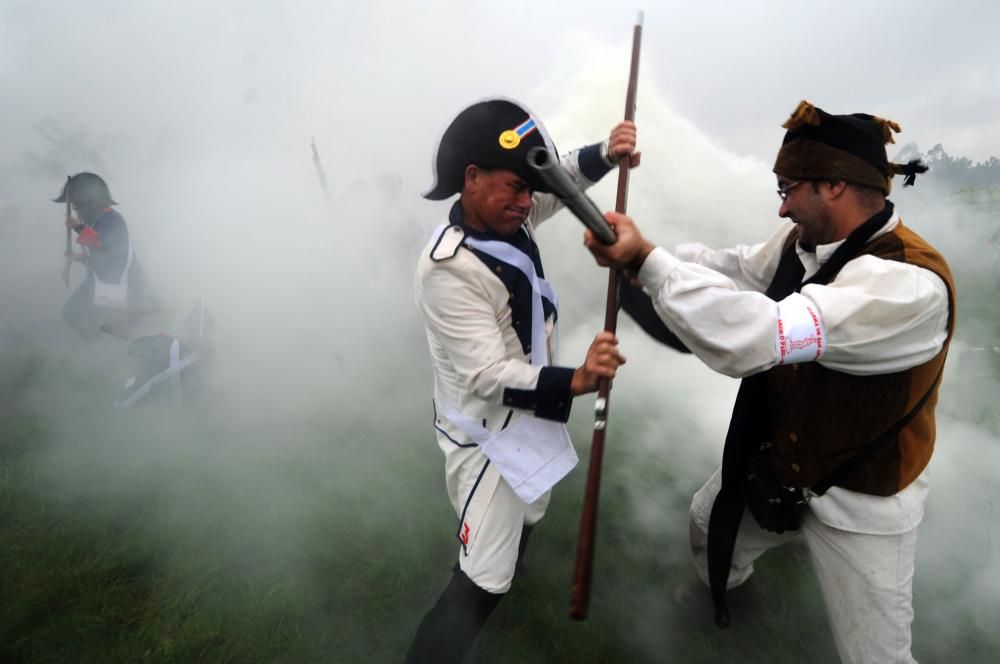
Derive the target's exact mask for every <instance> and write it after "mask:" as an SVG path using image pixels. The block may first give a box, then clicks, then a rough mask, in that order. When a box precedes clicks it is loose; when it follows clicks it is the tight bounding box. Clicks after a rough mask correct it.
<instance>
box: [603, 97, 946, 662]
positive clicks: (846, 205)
mask: <svg viewBox="0 0 1000 664" xmlns="http://www.w3.org/2000/svg"><path fill="white" fill-rule="evenodd" d="M784 127H785V128H786V129H787V133H786V134H785V137H784V141H783V143H782V146H781V149H780V150H779V152H778V157H777V160H776V162H775V165H774V173H775V174H776V176H777V181H778V196H779V197H780V198H781V207H780V208H779V210H778V214H779V216H781V217H783V218H785V219H788V220H790V222H786V223H784V224H782V225H781V226H780V227H779V228H778V229H777V231H776V232H775V233H774V234H773V235H772V236H771V237H770V238H769V239H768V240H767V241H765V242H764V243H762V244H757V245H753V246H739V247H736V248H733V249H728V250H722V251H712V250H709V249H707V248H706V247H704V246H701V245H682V246H680V247H678V248H677V249H676V250H675V251H673V252H668V251H667V250H665V249H663V248H659V247H656V246H654V245H653V244H652V243H650V242H649V241H647V240H646V239H645V238H644V237H643V236H642V234H641V233H640V232H639V229H638V228H637V227H636V226H635V224H634V223H633V221H632V220H631V219H629V218H628V217H625V216H623V215H619V214H614V213H608V214H607V215H606V219H607V220H608V222H609V223H612V224H614V226H615V227H616V231H617V233H618V240H617V242H616V243H615V244H613V245H611V246H604V245H602V244H600V243H599V242H598V241H596V239H595V238H594V237H593V236H592V235H591V234H590V233H589V232H588V233H587V235H586V238H585V243H586V245H587V246H588V248H589V249H590V250H591V252H592V253H593V254H594V256H595V257H596V258H597V260H598V263H600V264H602V265H609V264H610V265H614V266H616V267H620V268H624V269H625V270H626V271H627V273H629V274H630V275H631V276H634V277H635V278H637V280H638V282H639V283H641V285H642V289H641V290H640V289H638V288H633V287H629V286H626V287H625V288H624V289H623V291H622V300H623V306H624V308H625V309H626V311H628V312H629V313H630V314H631V315H632V316H633V318H635V319H636V320H637V321H638V322H639V323H640V324H641V325H642V326H643V328H644V329H646V330H647V331H648V332H650V333H651V334H653V335H654V336H655V337H657V338H658V339H660V340H661V341H664V342H665V343H668V344H670V345H673V346H675V347H679V348H683V349H686V350H689V351H691V352H693V353H694V354H695V355H696V356H698V357H699V358H700V359H701V360H702V361H704V362H705V363H706V364H708V365H709V366H710V367H711V368H713V369H715V370H716V371H719V372H721V373H723V374H726V375H728V376H733V377H740V378H742V379H743V381H742V383H741V386H740V391H739V395H738V396H737V400H736V404H735V406H734V409H733V417H732V420H731V423H730V427H729V432H728V434H727V437H726V447H725V452H724V454H723V462H722V466H721V468H720V469H719V470H717V471H716V472H715V473H714V474H713V475H712V477H711V478H710V479H709V480H708V482H707V483H706V484H705V485H704V486H703V487H702V488H701V489H700V490H699V491H698V492H697V493H696V494H695V496H694V499H693V500H692V504H691V510H690V517H691V546H692V551H693V553H694V556H695V562H696V566H697V568H698V572H699V574H700V576H701V577H702V579H703V580H704V581H705V582H706V583H708V584H709V585H710V586H711V587H712V594H713V599H714V601H715V606H716V621H717V622H718V624H719V625H720V627H725V626H726V625H728V623H729V613H728V610H727V608H726V605H725V591H726V589H727V588H732V587H734V586H737V585H739V584H741V583H743V582H744V581H746V579H747V578H749V576H750V575H751V574H752V572H753V561H754V560H755V559H756V558H757V557H758V556H759V555H761V554H762V553H764V551H766V550H768V549H770V548H772V547H774V546H777V545H779V544H782V543H784V542H786V541H789V540H791V539H793V538H800V539H802V540H804V542H805V544H806V545H807V547H808V549H809V553H810V558H811V560H812V563H813V567H814V569H815V571H816V574H817V576H818V578H819V582H820V586H821V588H822V590H823V595H824V599H825V602H826V606H827V610H828V612H829V615H830V622H831V626H832V629H833V634H834V639H835V642H836V644H837V649H838V653H839V655H840V658H841V659H842V660H843V661H845V662H880V663H881V662H912V661H914V660H913V658H912V655H911V654H910V643H911V638H910V624H911V622H912V620H913V602H912V582H913V562H914V551H915V545H916V527H917V525H918V524H919V523H920V520H921V519H922V517H923V512H924V503H925V501H926V497H927V491H928V476H927V472H926V470H925V469H926V466H927V462H928V461H929V459H930V456H931V453H932V451H933V449H934V438H935V424H934V406H935V404H936V402H937V389H938V385H939V384H940V375H941V370H942V367H943V365H944V360H945V356H946V354H947V352H948V344H949V341H950V340H951V336H952V331H953V329H954V320H955V316H954V306H955V287H954V282H953V280H952V277H951V273H950V271H949V269H948V265H947V263H946V262H945V260H944V258H942V257H941V255H940V254H939V253H938V252H937V251H936V250H935V249H934V248H933V247H931V246H930V245H929V244H928V243H927V242H926V241H924V240H923V239H922V238H920V237H919V236H918V235H917V234H916V233H914V232H913V231H912V230H910V229H909V228H907V227H906V226H904V225H903V223H902V221H901V220H900V218H899V216H898V215H897V214H896V212H895V210H894V207H893V204H892V202H891V201H889V200H887V198H886V196H887V195H888V194H889V192H890V183H891V179H892V177H893V176H894V175H904V176H905V177H906V179H905V182H904V184H912V183H913V179H914V178H915V176H916V175H917V174H918V173H922V172H925V171H926V170H927V168H926V166H924V165H923V164H921V163H919V162H917V161H913V162H910V163H909V164H902V165H901V164H893V163H890V162H889V161H888V159H887V156H886V151H885V144H886V143H890V142H894V141H893V138H892V135H893V133H894V132H898V131H900V128H899V125H897V124H896V123H895V122H892V121H890V120H885V119H883V118H878V117H875V116H871V115H867V114H862V113H855V114H851V115H831V114H829V113H826V112H825V111H823V110H822V109H819V108H816V107H815V106H813V105H812V104H810V103H808V102H805V101H803V102H801V103H800V104H799V106H798V108H796V110H795V112H794V113H793V114H792V116H791V117H790V118H789V120H788V121H787V122H786V123H785V124H784ZM772 500H773V501H777V502H776V503H775V502H771V501H772ZM745 507H749V508H750V509H749V511H750V512H751V514H752V517H747V518H743V514H744V508H745Z"/></svg>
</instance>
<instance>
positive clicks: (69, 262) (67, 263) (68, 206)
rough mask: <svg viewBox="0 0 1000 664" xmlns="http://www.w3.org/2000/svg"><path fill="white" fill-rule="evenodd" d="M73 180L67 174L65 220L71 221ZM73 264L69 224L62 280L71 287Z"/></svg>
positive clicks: (71, 234) (64, 250)
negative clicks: (70, 196) (70, 273)
mask: <svg viewBox="0 0 1000 664" xmlns="http://www.w3.org/2000/svg"><path fill="white" fill-rule="evenodd" d="M71 181H72V177H71V176H69V175H67V176H66V218H65V219H64V220H63V221H64V224H65V222H67V221H69V217H70V215H71V214H73V208H72V207H71V202H70V200H69V186H70V182H71ZM72 265H73V233H72V231H71V230H70V227H69V226H66V242H65V248H64V249H63V271H62V280H63V285H64V286H66V288H69V270H70V267H72Z"/></svg>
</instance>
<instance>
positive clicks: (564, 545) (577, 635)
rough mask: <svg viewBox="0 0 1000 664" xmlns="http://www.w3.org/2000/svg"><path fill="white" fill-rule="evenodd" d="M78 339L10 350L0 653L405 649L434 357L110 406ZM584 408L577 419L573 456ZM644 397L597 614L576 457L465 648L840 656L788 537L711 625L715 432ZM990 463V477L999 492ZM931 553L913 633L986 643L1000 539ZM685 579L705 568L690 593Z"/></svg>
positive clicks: (940, 650) (448, 536) (615, 462)
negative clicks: (653, 412)
mask: <svg viewBox="0 0 1000 664" xmlns="http://www.w3.org/2000/svg"><path fill="white" fill-rule="evenodd" d="M66 362H67V361H66V360H61V361H60V360H56V359H53V358H52V357H50V356H49V355H48V353H47V352H46V350H45V349H44V348H43V347H41V346H33V345H31V344H26V345H25V346H24V347H23V352H21V353H18V354H16V355H13V356H8V357H7V358H6V359H5V360H4V366H3V369H4V373H3V383H2V387H0V389H2V391H3V399H2V401H0V403H2V404H3V405H2V406H0V408H2V410H0V455H2V468H0V527H2V540H0V588H2V597H3V601H2V603H0V634H2V639H0V661H4V662H141V661H150V662H394V661H400V660H401V658H402V653H403V652H405V649H406V647H407V645H408V643H409V639H410V638H411V637H412V633H413V631H414V629H415V627H416V624H417V622H418V621H419V619H420V617H421V616H422V614H423V613H424V611H426V610H427V608H429V606H430V605H431V604H432V603H433V601H434V600H435V599H436V596H437V594H438V592H439V591H440V589H441V588H442V587H443V585H444V584H445V583H446V581H447V578H448V576H449V573H450V571H449V568H450V565H451V564H452V562H453V556H454V552H455V548H456V547H455V544H454V542H453V539H452V535H453V525H454V524H453V523H452V520H451V518H450V517H449V514H450V506H449V505H448V504H447V501H446V498H445V495H444V489H443V486H442V482H441V468H440V458H439V454H438V453H437V451H436V449H435V448H434V444H433V439H432V437H431V436H430V433H429V431H425V429H429V427H424V426H414V425H413V422H417V423H423V422H424V421H425V420H426V418H427V413H425V412H424V411H425V410H426V409H425V407H424V402H425V401H426V399H424V398H422V397H423V396H424V395H423V393H421V395H420V396H421V398H412V395H410V396H407V390H406V389H404V388H407V387H408V386H414V385H418V384H419V386H420V388H422V386H423V385H422V381H423V380H424V379H426V376H425V375H423V374H422V373H421V372H420V371H418V370H417V369H414V370H412V371H411V372H403V373H402V374H397V375H395V376H393V377H392V378H391V379H390V378H388V377H387V378H385V379H382V381H381V382H380V381H375V382H372V383H370V384H367V385H364V386H362V387H358V388H356V389H354V390H353V392H352V393H351V398H350V399H349V400H346V401H342V402H341V403H340V405H336V406H335V407H331V408H327V409H313V410H308V411H307V412H301V411H300V412H296V413H295V414H294V416H291V415H290V414H283V413H268V412H262V411H260V410H257V411H253V410H250V411H233V412H232V413H231V414H230V415H225V416H223V415H220V413H219V412H218V409H217V407H208V406H207V405H204V406H201V407H190V408H188V409H186V410H185V411H184V413H183V416H179V414H178V412H177V411H174V410H173V409H171V408H170V407H169V406H162V405H161V406H158V407H154V408H147V409H145V410H144V411H141V412H139V411H137V412H129V413H115V412H113V411H111V410H110V409H109V408H108V407H107V404H108V399H107V398H106V397H107V395H108V394H111V393H113V388H114V385H113V384H112V382H111V380H110V379H109V380H107V381H104V382H102V381H97V382H95V381H94V380H93V378H92V375H93V374H92V373H90V372H86V371H81V370H77V369H75V368H74V367H73V366H71V365H69V364H67V363H66ZM996 365H997V363H996V362H994V363H993V364H992V365H986V369H985V370H987V371H994V370H995V369H996ZM994 380H995V377H994ZM67 381H68V383H67ZM61 395H62V396H61ZM68 395H73V396H72V397H70V396H68ZM341 398H343V395H341ZM380 398H381V399H385V398H388V399H389V400H390V401H392V402H393V403H394V404H395V406H394V414H393V416H392V417H391V418H387V419H384V420H381V421H372V420H371V419H369V418H368V417H367V416H365V415H364V414H363V413H364V411H365V408H364V407H362V406H361V404H364V403H366V402H369V401H371V400H378V399H380ZM987 402H988V400H985V401H984V404H985V403H987ZM348 403H349V404H351V405H353V406H354V408H351V407H348ZM966 405H968V404H966ZM984 408H986V410H987V411H988V408H987V407H986V406H985V405H984ZM585 410H586V409H585V408H582V409H580V411H581V412H578V413H576V414H575V416H574V419H573V422H572V423H573V428H574V432H573V433H574V439H575V440H576V441H577V443H578V446H579V447H581V448H583V449H581V450H580V451H581V457H582V458H585V456H586V454H587V451H588V450H587V449H586V447H587V442H586V441H587V440H588V435H587V424H588V422H587V420H588V415H587V413H586V412H584V411H585ZM977 412H978V415H977V414H976V413H977ZM54 413H58V414H59V416H58V417H54V416H53V414H54ZM960 414H961V415H962V416H963V418H965V419H968V418H972V419H975V418H979V417H989V414H988V412H986V411H982V412H979V411H975V410H974V409H973V410H967V411H963V412H962V413H960ZM284 415H287V416H284ZM672 416H674V417H676V419H677V421H678V423H679V424H678V429H677V430H676V431H675V433H676V432H681V433H682V434H683V435H691V436H696V434H694V433H692V431H693V429H688V430H685V428H684V422H685V415H684V413H683V412H680V411H679V410H678V412H676V413H673V414H672ZM648 418H649V415H648V413H647V412H645V411H644V410H642V409H640V408H639V407H638V406H636V407H631V406H630V405H628V404H627V403H626V402H625V401H624V400H623V402H622V403H621V404H619V405H618V407H617V410H616V411H615V419H614V426H615V435H614V436H612V438H611V439H610V444H609V448H608V454H607V457H606V466H605V467H606V472H605V483H604V488H603V493H602V507H601V520H600V532H599V536H598V557H597V562H596V569H595V588H594V594H593V597H592V604H591V613H590V617H589V619H588V620H587V621H585V622H582V623H574V622H571V621H569V620H568V619H567V617H566V608H567V603H568V588H569V577H570V572H571V565H572V556H573V552H574V549H575V537H576V529H577V521H578V514H579V508H580V503H581V502H582V493H583V491H582V484H583V479H584V472H583V468H584V467H585V464H582V465H581V469H580V470H579V471H577V472H575V473H574V474H572V475H571V477H570V478H569V479H568V480H567V481H565V482H564V483H562V484H561V485H560V486H559V487H558V491H557V494H556V497H555V499H554V501H553V504H552V507H551V509H550V511H549V514H548V516H547V517H546V520H545V521H544V522H543V524H542V526H541V527H540V528H539V529H538V532H537V533H536V534H535V536H534V537H533V539H532V543H531V547H530V548H529V551H528V556H527V565H528V568H527V571H526V573H525V575H524V576H523V577H519V578H518V579H516V580H515V584H514V588H513V590H512V592H511V593H510V595H509V596H508V597H507V598H506V599H505V600H504V602H502V603H501V604H500V607H499V608H498V610H497V612H496V613H495V614H494V616H493V617H492V618H491V620H490V623H489V625H488V628H487V629H486V631H485V632H484V633H483V635H482V637H481V638H480V639H479V641H478V642H477V644H476V646H475V649H474V652H473V656H472V657H470V660H471V661H477V662H637V661H638V662H667V661H676V662H734V661H740V662H804V661H809V662H813V663H821V662H834V661H836V656H835V654H834V652H833V644H832V639H831V636H830V635H829V631H828V628H827V626H826V620H825V615H824V611H823V607H822V605H821V603H820V601H819V595H818V588H817V586H816V583H815V581H814V579H813V577H812V575H811V574H810V573H809V570H808V562H807V560H806V558H805V555H804V551H803V550H802V549H800V548H797V547H795V546H790V547H785V548H784V549H779V550H777V551H775V552H773V553H772V554H769V555H768V556H766V557H765V558H764V559H763V560H762V561H761V563H760V564H759V565H758V573H757V575H756V576H755V578H754V579H753V580H751V582H749V583H748V584H747V586H745V587H744V588H741V589H739V590H737V591H734V592H733V593H732V596H731V602H732V609H733V612H734V625H733V626H732V627H731V628H730V629H729V630H728V631H726V632H719V631H718V630H717V629H716V628H715V627H714V626H713V624H712V622H711V610H710V601H709V599H708V596H707V593H706V592H704V591H703V590H702V588H701V587H700V586H698V585H697V580H696V576H695V574H694V571H693V568H692V566H691V564H690V561H689V559H688V554H687V532H686V531H687V524H686V510H687V497H688V496H690V494H691V493H692V492H693V491H694V490H695V489H696V488H697V486H698V485H699V484H700V482H701V481H702V479H703V477H704V475H705V474H706V473H707V472H708V471H709V470H710V468H711V465H710V464H711V463H712V462H711V461H708V462H707V465H706V460H708V459H711V458H712V456H714V452H713V453H712V455H707V454H706V455H701V457H699V458H696V459H694V460H691V459H685V458H684V457H683V456H682V455H672V454H671V453H670V452H669V450H668V449H664V450H663V453H661V454H653V455H651V454H649V451H648V450H647V449H644V448H643V447H641V446H636V445H631V444H625V443H623V442H622V441H626V440H628V439H629V437H630V436H637V435H643V436H645V435H646V433H644V428H645V427H648V426H649V423H648ZM984 477H989V475H987V474H984ZM984 481H985V480H984ZM995 485H996V483H993V484H992V485H990V484H989V483H988V482H987V483H986V484H984V485H983V489H984V491H986V492H987V494H988V498H989V499H990V500H993V498H995V497H996V495H997V492H996V489H995ZM960 506H961V503H959V504H958V507H956V509H959V508H960ZM977 509H978V508H977ZM970 514H971V516H972V517H975V516H977V514H978V513H977V512H975V510H972V512H971V513H970V512H968V511H967V512H966V514H955V513H942V512H933V511H932V512H931V514H930V515H929V517H928V520H927V522H925V525H924V526H923V528H922V531H921V537H922V538H925V539H929V540H931V541H933V540H934V539H936V538H940V537H950V536H951V535H952V534H954V530H949V528H952V525H950V524H951V520H953V519H955V518H958V519H963V518H965V517H966V516H969V515H970ZM985 514H986V516H987V517H988V516H989V515H990V514H992V516H993V518H994V519H995V518H996V512H995V511H992V512H989V511H987V512H985ZM993 526H994V527H993V528H992V530H990V529H988V530H987V534H989V532H995V530H996V528H995V523H994V524H993ZM963 532H964V531H963ZM973 532H979V531H973ZM959 536H962V537H966V538H968V535H967V533H965V534H962V533H959ZM973 543H974V542H966V544H967V545H969V549H968V551H971V550H972V547H971V545H972V544H973ZM921 554H922V555H923V554H924V552H923V551H921ZM936 555H938V554H934V553H933V550H932V553H931V560H930V561H929V565H928V566H927V567H930V568H933V569H935V570H937V569H946V570H948V572H947V573H946V574H939V573H937V572H926V573H922V568H921V567H920V564H921V563H924V562H928V560H927V556H924V558H921V559H920V560H919V561H918V575H917V576H918V578H917V582H916V586H915V593H916V602H915V603H916V611H917V619H916V623H915V626H914V636H915V646H914V652H915V655H916V656H917V658H918V659H920V660H921V661H944V659H947V661H950V662H985V661H996V655H997V653H998V652H1000V648H998V641H997V635H996V633H995V630H994V627H995V626H996V620H995V615H996V614H995V611H993V610H994V609H995V596H994V595H993V594H992V593H991V592H989V589H988V588H985V589H984V588H981V587H980V588H979V589H978V591H977V585H981V583H982V581H983V580H984V579H985V580H987V581H991V582H995V581H996V580H997V576H996V567H997V563H996V555H995V554H994V553H992V551H990V552H989V553H988V554H986V557H985V558H983V557H982V555H980V553H978V552H977V553H975V555H974V556H972V557H971V558H969V560H968V564H966V563H964V562H963V563H962V564H961V565H948V564H947V558H945V560H944V562H945V564H941V562H940V561H939V562H935V560H934V559H933V558H934V556H936ZM940 555H942V556H946V555H948V554H947V553H946V552H942V553H941V554H940ZM951 555H952V556H953V558H952V559H959V560H962V559H963V554H962V553H952V554H951ZM984 570H985V572H984ZM684 588H691V589H693V591H692V592H690V593H688V594H687V597H686V598H682V599H681V601H677V599H676V597H675V595H679V594H683V593H681V592H680V591H681V590H683V589H684ZM977 593H978V595H977ZM991 611H993V613H992V615H993V617H992V618H990V617H988V616H989V615H991V614H990V612H991Z"/></svg>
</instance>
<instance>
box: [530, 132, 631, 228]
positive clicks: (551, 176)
mask: <svg viewBox="0 0 1000 664" xmlns="http://www.w3.org/2000/svg"><path fill="white" fill-rule="evenodd" d="M528 164H529V165H530V166H531V167H532V168H534V169H535V170H536V171H538V174H539V175H540V176H541V178H542V180H544V181H545V184H546V185H548V187H549V189H551V190H552V193H554V194H555V195H556V196H558V197H559V198H560V199H561V200H562V202H563V203H564V204H565V205H566V207H567V209H569V211H570V212H572V213H573V215H574V216H575V217H576V218H577V219H579V220H580V221H582V222H583V225H584V226H586V227H587V228H589V229H590V231H591V232H592V233H593V234H594V235H595V236H596V237H597V239H598V240H600V241H601V242H603V243H604V244H614V242H615V240H616V239H617V236H616V235H615V232H614V230H612V229H611V226H609V225H608V222H606V221H605V220H604V215H603V214H601V210H600V208H598V207H597V204H596V203H594V201H593V200H591V199H590V197H589V196H587V194H585V193H583V190H582V189H580V187H579V186H577V184H576V182H574V181H573V178H572V176H570V174H569V173H568V172H567V171H566V169H565V168H563V167H562V165H561V164H560V163H559V160H558V159H556V157H555V155H553V154H552V153H551V152H550V151H549V150H548V149H547V148H545V147H542V146H538V147H534V148H532V149H531V150H530V151H529V152H528Z"/></svg>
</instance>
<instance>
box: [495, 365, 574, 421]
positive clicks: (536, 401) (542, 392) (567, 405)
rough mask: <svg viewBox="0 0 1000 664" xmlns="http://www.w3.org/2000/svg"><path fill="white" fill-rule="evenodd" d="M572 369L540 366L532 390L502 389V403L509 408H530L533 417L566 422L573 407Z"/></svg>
mask: <svg viewBox="0 0 1000 664" xmlns="http://www.w3.org/2000/svg"><path fill="white" fill-rule="evenodd" d="M572 382H573V369H570V368H567V367H542V370H541V371H540V372H539V373H538V384H537V385H536V387H535V389H533V390H515V389H512V388H507V389H505V390H504V391H503V404H504V405H505V406H508V407H510V408H518V409H520V410H530V411H532V412H533V413H534V414H535V417H540V418H542V419H544V420H555V421H556V422H566V421H567V420H569V412H570V409H571V408H572V407H573V396H572V395H571V394H570V384H571V383H572Z"/></svg>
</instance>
